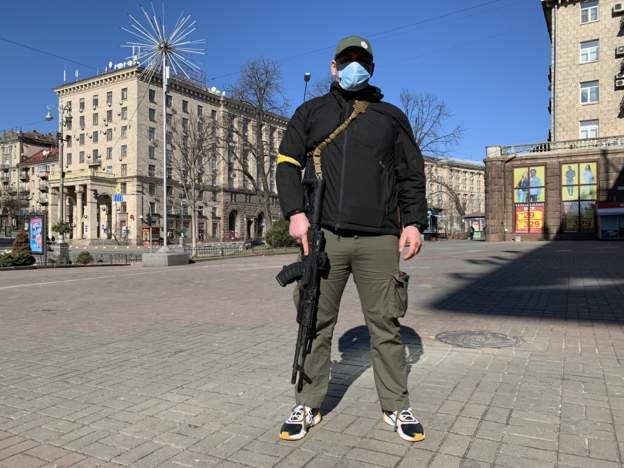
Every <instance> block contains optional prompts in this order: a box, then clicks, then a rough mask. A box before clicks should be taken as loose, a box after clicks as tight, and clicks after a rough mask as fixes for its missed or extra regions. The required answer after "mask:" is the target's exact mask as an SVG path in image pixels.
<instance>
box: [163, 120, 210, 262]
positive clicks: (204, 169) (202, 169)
mask: <svg viewBox="0 0 624 468" xmlns="http://www.w3.org/2000/svg"><path fill="white" fill-rule="evenodd" d="M172 128H173V131H172V135H171V143H172V147H173V149H174V151H172V154H171V169H172V172H173V174H172V176H173V180H174V181H175V183H174V186H176V185H177V186H178V187H179V189H180V191H181V193H182V194H183V195H184V198H185V199H186V201H187V203H188V206H189V208H190V210H191V247H192V249H193V251H195V249H196V247H197V214H198V204H199V203H200V202H201V201H202V200H203V198H204V192H205V191H206V189H207V188H208V186H209V185H210V184H209V180H208V177H211V176H212V173H213V172H214V171H215V170H216V158H217V154H216V149H215V148H216V142H217V129H216V125H215V123H214V122H212V121H208V119H205V118H204V117H203V116H199V115H197V114H190V115H189V116H188V118H186V117H185V118H182V119H181V120H179V121H177V122H174V124H173V125H172Z"/></svg>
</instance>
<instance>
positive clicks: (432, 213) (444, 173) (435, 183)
mask: <svg viewBox="0 0 624 468" xmlns="http://www.w3.org/2000/svg"><path fill="white" fill-rule="evenodd" d="M425 174H426V176H427V205H428V206H429V230H430V231H432V232H438V233H442V234H451V235H452V234H455V233H465V232H467V230H468V228H469V226H468V224H467V222H466V218H467V217H482V216H484V213H485V169H484V166H483V164H480V163H477V162H474V161H467V160H460V159H452V158H439V157H431V156H425Z"/></svg>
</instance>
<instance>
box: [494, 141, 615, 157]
mask: <svg viewBox="0 0 624 468" xmlns="http://www.w3.org/2000/svg"><path fill="white" fill-rule="evenodd" d="M606 149H609V150H612V149H624V136H614V137H602V138H586V139H579V140H567V141H546V142H542V143H530V144H524V145H510V146H488V147H487V156H488V157H496V156H521V155H529V154H535V153H554V152H558V151H574V150H579V151H587V150H596V151H600V150H606Z"/></svg>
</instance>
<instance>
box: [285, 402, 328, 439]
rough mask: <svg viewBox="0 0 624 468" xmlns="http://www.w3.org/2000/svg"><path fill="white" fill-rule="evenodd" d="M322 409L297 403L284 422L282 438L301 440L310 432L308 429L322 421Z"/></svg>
mask: <svg viewBox="0 0 624 468" xmlns="http://www.w3.org/2000/svg"><path fill="white" fill-rule="evenodd" d="M321 419H322V416H321V410H319V409H318V408H317V409H312V408H310V407H309V406H304V405H297V406H295V407H294V408H293V410H292V412H291V413H290V416H288V419H287V420H286V421H285V422H284V424H282V429H281V430H280V439H282V440H299V439H303V438H304V437H305V435H306V434H307V433H308V429H309V428H311V427H312V426H316V425H317V424H318V423H320V422H321Z"/></svg>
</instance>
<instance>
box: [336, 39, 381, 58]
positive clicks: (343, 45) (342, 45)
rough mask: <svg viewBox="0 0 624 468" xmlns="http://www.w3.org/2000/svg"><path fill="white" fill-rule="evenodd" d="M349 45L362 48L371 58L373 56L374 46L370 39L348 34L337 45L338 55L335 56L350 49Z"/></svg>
mask: <svg viewBox="0 0 624 468" xmlns="http://www.w3.org/2000/svg"><path fill="white" fill-rule="evenodd" d="M349 47H357V48H359V49H362V50H363V51H364V52H366V53H368V55H370V56H371V58H372V57H373V46H372V45H371V43H370V41H369V40H368V39H365V38H363V37H361V36H348V37H345V38H344V39H341V40H340V42H338V45H337V46H336V55H335V56H334V57H338V55H339V54H340V53H341V52H342V51H343V50H345V49H348V48H349Z"/></svg>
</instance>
